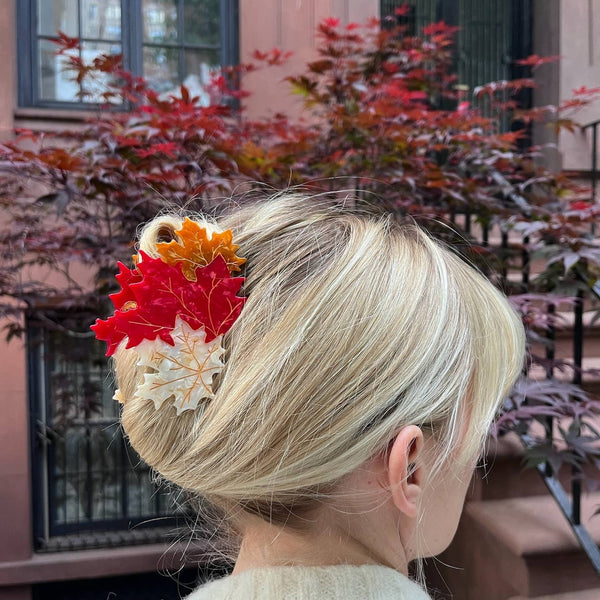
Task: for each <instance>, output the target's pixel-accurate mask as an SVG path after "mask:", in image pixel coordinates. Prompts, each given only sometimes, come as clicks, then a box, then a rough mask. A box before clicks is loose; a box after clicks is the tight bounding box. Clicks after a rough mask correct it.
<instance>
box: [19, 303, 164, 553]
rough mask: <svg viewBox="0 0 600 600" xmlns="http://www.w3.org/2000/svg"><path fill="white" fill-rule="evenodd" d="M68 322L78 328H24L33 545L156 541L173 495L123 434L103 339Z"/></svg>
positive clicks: (39, 325) (47, 547)
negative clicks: (159, 483)
mask: <svg viewBox="0 0 600 600" xmlns="http://www.w3.org/2000/svg"><path fill="white" fill-rule="evenodd" d="M51 318H52V321H54V322H61V321H62V322H64V323H66V322H67V321H65V318H64V315H52V317H51ZM88 320H89V318H88ZM68 325H69V328H70V329H71V328H76V329H78V330H80V331H81V332H82V333H81V334H76V335H73V334H70V335H69V334H66V333H64V332H62V331H60V330H59V331H56V330H53V329H49V328H48V327H47V326H46V325H45V324H42V323H36V322H31V323H29V327H28V342H29V344H28V345H29V396H30V402H31V423H32V435H31V444H32V449H31V450H32V452H31V455H32V472H33V504H34V511H33V514H34V538H35V546H36V548H37V549H38V550H61V549H65V550H72V549H75V548H85V547H98V546H106V545H111V544H121V545H122V544H124V543H141V542H147V541H157V540H158V539H161V538H160V536H161V535H162V536H163V537H162V540H163V541H164V534H165V528H167V531H168V530H169V529H171V528H172V527H173V514H174V510H175V509H174V505H173V502H172V501H173V498H172V497H171V494H170V493H169V491H168V490H167V489H165V488H161V487H159V486H157V484H155V483H154V482H153V480H152V477H151V474H150V470H149V468H148V466H147V465H145V464H144V463H143V462H142V461H141V460H140V458H139V456H138V455H137V454H136V453H135V452H134V451H133V450H132V449H131V448H130V447H129V445H128V444H127V443H126V441H125V440H124V437H123V435H122V432H121V428H120V425H119V404H118V403H117V402H115V401H114V400H113V399H112V395H113V386H112V382H111V376H110V374H109V369H108V363H107V360H106V358H105V357H104V356H103V354H104V350H103V344H102V343H100V342H98V341H97V340H95V339H94V338H91V337H87V336H86V333H85V332H86V330H88V328H87V327H86V323H85V322H84V320H81V323H80V322H78V320H77V318H76V317H75V318H74V317H73V316H70V317H69V322H68ZM88 331H89V330H88ZM148 525H152V526H153V527H151V528H148V527H147V526H148ZM157 527H158V528H157Z"/></svg>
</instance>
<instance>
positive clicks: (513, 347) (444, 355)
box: [115, 196, 525, 522]
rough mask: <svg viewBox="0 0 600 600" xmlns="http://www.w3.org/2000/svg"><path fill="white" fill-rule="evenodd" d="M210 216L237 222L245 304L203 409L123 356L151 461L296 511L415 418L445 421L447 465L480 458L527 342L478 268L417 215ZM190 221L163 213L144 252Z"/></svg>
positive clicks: (134, 436) (124, 379) (258, 508)
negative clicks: (181, 402)
mask: <svg viewBox="0 0 600 600" xmlns="http://www.w3.org/2000/svg"><path fill="white" fill-rule="evenodd" d="M199 220H201V221H202V224H207V225H208V226H209V227H211V228H215V227H216V228H218V229H221V230H224V229H229V228H231V229H232V230H233V232H234V240H235V242H236V243H237V244H239V246H240V249H239V251H238V254H240V255H241V256H244V257H246V258H247V262H246V264H245V265H244V270H245V272H244V273H243V275H244V276H245V277H246V282H245V286H244V293H245V295H246V296H247V302H246V304H245V307H244V309H243V311H242V313H241V316H240V317H239V319H238V320H237V322H236V323H235V324H234V326H233V328H232V329H231V330H230V332H229V333H228V334H227V335H226V336H225V339H224V346H225V348H226V366H225V368H224V370H223V372H222V373H221V375H220V376H219V378H218V380H217V381H216V382H215V386H214V387H215V388H216V393H215V397H214V399H212V400H210V401H207V402H206V403H205V404H204V405H203V406H202V407H199V408H198V409H197V410H195V411H186V412H184V413H182V414H181V415H179V416H178V415H176V411H175V409H174V408H173V406H171V405H169V403H165V404H163V405H162V406H161V408H160V409H158V410H157V409H155V407H154V404H153V402H152V401H151V400H142V399H139V398H137V397H134V392H135V388H136V386H137V385H138V384H139V383H140V381H141V379H142V377H143V373H142V372H140V370H139V368H137V367H136V366H135V362H136V357H135V352H133V351H131V350H124V349H120V350H119V352H118V353H117V355H116V361H115V362H116V372H117V378H118V384H119V388H120V391H121V396H122V399H123V401H124V407H123V412H122V423H123V427H124V429H125V431H126V433H127V435H128V436H129V439H130V441H131V444H132V445H133V446H134V447H135V448H136V450H137V451H138V452H139V454H140V455H141V457H142V458H143V459H144V460H145V461H146V462H147V463H148V464H149V465H151V466H152V467H153V468H154V469H156V470H157V471H158V472H160V473H161V474H162V475H163V476H164V477H165V478H166V479H168V480H170V481H172V482H174V483H176V484H177V485H179V486H181V487H182V488H184V489H186V490H190V491H193V492H195V493H197V494H199V495H201V496H203V497H206V498H208V499H209V500H211V501H213V502H214V503H215V504H216V505H217V506H222V507H231V506H241V507H243V508H244V509H245V510H249V511H251V512H253V513H257V514H259V515H261V516H263V517H264V518H266V519H268V520H271V521H275V522H277V521H281V522H284V521H288V519H289V518H290V515H291V514H296V513H297V512H298V511H301V510H302V509H303V508H310V507H311V506H313V505H314V503H315V500H316V499H317V498H318V497H319V494H321V493H323V491H324V490H327V489H330V488H331V486H334V484H335V482H336V481H338V480H340V478H342V477H344V476H345V475H347V474H349V473H350V472H352V471H353V470H354V469H356V468H357V467H358V466H359V465H361V464H362V463H364V462H365V461H366V460H368V459H369V458H370V457H372V456H374V455H375V453H377V452H378V451H381V450H382V449H384V448H385V447H386V446H387V445H388V444H389V442H390V440H391V439H393V437H394V434H395V432H397V431H398V430H399V429H400V428H401V427H403V426H405V425H408V424H416V425H419V426H423V427H429V428H431V430H432V432H433V436H434V439H435V441H436V447H437V448H438V450H439V452H438V454H437V457H436V467H437V468H442V466H443V465H444V464H446V463H447V461H448V460H449V459H450V457H452V459H453V460H457V459H458V460H461V461H465V460H474V459H475V457H477V456H478V455H479V454H480V452H481V450H482V448H483V444H484V441H485V438H486V435H487V432H488V429H489V426H490V424H491V422H492V420H493V418H494V416H495V413H496V411H497V409H498V406H499V404H500V403H501V401H502V400H503V398H504V397H505V396H506V394H507V393H508V391H509V389H510V387H511V386H512V385H513V383H514V381H515V379H516V377H517V376H518V374H519V372H520V370H521V368H522V362H523V353H524V345H525V344H524V334H523V327H522V324H521V321H520V319H519V318H518V316H517V315H516V314H515V312H514V311H513V310H512V309H511V307H510V306H509V304H508V302H507V300H506V298H504V296H503V295H502V294H501V293H500V292H498V291H497V290H496V289H495V288H494V287H493V286H492V284H491V283H490V282H489V281H488V280H487V279H485V278H484V277H483V276H482V275H481V274H480V273H478V272H477V271H475V270H474V269H473V268H472V267H470V266H469V265H467V264H466V263H464V262H463V261H462V260H461V259H460V258H458V257H457V256H456V255H455V254H453V252H452V251H450V250H449V249H447V248H445V247H444V246H443V245H442V244H440V243H438V242H436V241H435V240H433V239H432V238H431V237H430V236H429V235H428V234H427V233H425V232H424V231H423V230H421V229H420V228H419V227H417V226H416V225H415V224H413V223H398V222H397V221H396V220H395V219H394V218H393V217H391V216H375V215H372V214H360V213H358V212H355V211H351V210H348V209H345V208H342V207H340V206H336V205H332V204H328V203H325V202H323V201H320V200H316V199H310V198H301V197H294V196H287V197H282V198H278V199H273V200H270V201H267V202H264V203H262V204H259V205H253V206H249V207H245V208H244V209H241V210H238V211H236V212H234V213H233V214H232V215H230V216H228V217H226V218H224V219H221V220H219V222H218V225H217V224H215V223H213V222H208V221H205V220H202V219H200V218H199ZM181 223H182V219H181V218H180V217H179V216H161V217H158V218H157V219H156V220H154V221H153V222H152V223H150V224H149V225H148V226H147V227H146V228H145V229H144V230H143V231H142V234H141V239H140V248H141V249H142V250H144V251H145V252H147V253H148V254H149V255H152V256H156V255H157V252H156V243H157V241H160V240H162V239H165V238H167V239H169V238H172V237H174V235H175V234H174V231H175V230H176V229H178V228H179V226H180V225H181Z"/></svg>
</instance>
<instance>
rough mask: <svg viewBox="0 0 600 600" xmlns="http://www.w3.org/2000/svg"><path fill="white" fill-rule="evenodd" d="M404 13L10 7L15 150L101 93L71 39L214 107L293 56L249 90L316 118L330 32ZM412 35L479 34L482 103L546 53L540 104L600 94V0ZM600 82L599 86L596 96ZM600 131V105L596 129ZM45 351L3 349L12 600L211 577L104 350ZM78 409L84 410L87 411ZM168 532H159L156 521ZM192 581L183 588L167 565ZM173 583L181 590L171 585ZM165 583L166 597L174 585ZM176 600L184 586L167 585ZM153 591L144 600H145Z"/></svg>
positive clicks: (74, 344)
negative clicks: (174, 543)
mask: <svg viewBox="0 0 600 600" xmlns="http://www.w3.org/2000/svg"><path fill="white" fill-rule="evenodd" d="M401 4H403V2H390V1H381V2H380V1H378V0H364V1H354V0H289V1H288V0H130V1H129V0H128V1H126V0H5V1H3V2H2V3H0V39H1V40H2V42H1V48H2V58H3V60H1V61H0V81H1V82H2V85H1V86H0V138H3V139H7V138H10V136H11V132H12V131H13V129H14V128H15V127H19V128H29V129H34V130H44V131H50V132H51V131H54V130H58V129H60V128H64V127H65V126H66V125H71V126H76V124H77V123H78V122H80V121H81V120H82V119H84V118H85V117H86V116H87V115H88V114H89V107H90V105H93V104H94V102H95V100H97V94H98V90H97V89H93V88H92V89H83V88H81V86H79V85H78V84H76V83H74V82H73V81H71V80H70V79H69V78H68V77H67V76H66V75H65V73H64V71H63V70H62V66H61V64H60V63H59V62H58V59H57V58H56V56H55V55H54V53H53V48H54V44H53V42H52V40H53V39H56V38H57V36H58V35H59V32H64V33H65V34H66V35H69V36H72V37H79V38H80V39H81V40H82V49H81V58H82V59H84V60H90V59H93V57H94V56H95V55H97V54H98V53H104V52H108V53H123V55H124V57H125V61H126V64H127V66H128V68H130V69H131V70H132V71H133V72H135V73H138V74H140V75H144V76H145V77H146V78H147V79H148V80H149V81H150V82H151V84H152V85H153V86H154V87H155V89H156V90H157V91H158V92H159V93H165V94H166V93H170V92H171V91H173V90H175V89H176V88H177V86H178V85H179V83H181V82H184V83H185V84H186V85H187V86H189V87H190V88H191V89H192V91H194V93H197V94H198V95H200V96H202V93H203V85H204V83H205V82H206V80H207V77H208V74H209V73H210V71H211V70H212V69H214V68H218V67H219V65H222V64H233V63H235V62H237V61H239V60H242V61H243V60H245V59H247V58H248V57H249V56H250V55H251V53H252V51H253V50H255V49H260V50H263V51H264V50H269V49H271V48H273V47H279V48H281V49H282V50H284V51H287V50H290V51H292V52H293V55H292V57H291V58H290V60H289V61H288V63H287V64H286V65H285V67H276V68H273V69H269V70H263V71H257V72H254V73H252V74H250V75H248V76H247V78H246V80H245V82H244V85H245V87H246V88H247V89H248V90H249V91H250V92H251V94H252V95H251V96H250V97H249V98H248V100H246V101H245V103H246V105H247V110H248V113H249V114H250V115H252V116H264V115H266V114H273V113H276V112H281V111H285V112H289V113H291V114H292V115H299V114H300V111H301V107H300V105H299V103H298V102H299V101H298V100H296V99H294V98H293V97H291V95H290V94H289V92H288V90H287V87H286V85H285V84H284V83H282V79H283V78H284V77H285V76H286V75H288V74H289V73H290V72H296V71H298V70H300V69H301V68H302V65H304V64H305V63H306V62H307V61H309V60H310V59H312V58H313V57H314V54H315V45H316V40H315V28H316V25H317V24H318V22H319V21H320V20H321V19H323V18H326V17H330V16H334V17H337V18H339V19H340V21H341V22H342V23H350V22H362V21H365V20H366V19H367V18H369V17H372V16H380V15H383V16H385V15H392V14H393V13H394V8H396V7H397V6H399V5H401ZM409 4H410V5H411V7H412V8H411V12H410V14H409V18H410V20H409V21H408V22H407V24H408V25H409V26H410V27H413V28H415V30H418V28H419V27H420V26H421V25H423V24H425V23H427V22H430V21H435V20H440V19H443V20H446V21H448V22H452V23H456V24H458V25H459V26H460V27H461V31H460V33H459V38H458V53H457V72H458V74H459V83H460V84H461V85H463V86H464V87H465V90H466V93H467V95H468V93H469V90H472V88H473V87H474V86H476V85H478V84H481V83H485V82H486V81H489V80H493V79H501V78H506V77H510V76H512V75H514V74H515V73H514V72H513V71H512V69H513V67H514V60H515V59H517V58H520V57H523V56H525V55H527V54H529V53H537V54H540V55H544V54H546V55H560V56H561V57H562V60H561V62H560V63H557V64H556V65H551V66H546V67H544V68H543V69H540V70H539V72H537V74H536V77H537V78H538V81H539V84H540V87H539V89H538V90H536V92H535V93H534V95H533V98H531V101H533V102H534V103H536V104H545V103H558V102H559V101H560V100H562V99H565V98H568V97H569V96H570V94H571V92H572V90H573V89H575V88H578V87H581V86H582V85H586V86H588V87H592V86H593V85H594V84H595V85H600V44H598V42H597V41H596V40H598V39H600V35H598V34H600V0H511V1H510V2H506V1H505V0H477V1H472V0H412V1H411V2H409ZM594 82H596V83H594ZM597 118H600V107H594V108H590V109H586V111H585V112H584V113H582V114H581V115H579V119H580V121H581V122H582V123H587V122H591V121H594V120H595V119H597ZM534 136H535V138H536V139H537V140H538V141H540V142H551V143H553V144H554V150H553V151H552V152H551V153H550V154H549V157H550V159H551V160H552V161H554V164H555V165H556V166H557V168H564V169H572V170H577V171H587V170H589V168H590V157H591V138H590V132H589V130H587V131H585V132H581V133H577V134H575V135H574V136H571V137H561V139H558V140H555V139H553V138H552V134H551V133H549V130H547V129H545V128H543V127H540V128H538V129H536V131H535V132H534ZM28 338H29V339H28V341H29V343H28V344H25V343H24V342H23V340H19V339H13V340H11V341H10V342H5V341H4V339H3V340H2V341H1V342H0V382H1V384H2V385H1V387H0V402H1V405H2V408H3V418H2V419H1V420H0V540H1V541H2V543H1V544H0V600H17V599H19V600H30V599H33V598H37V599H39V600H45V599H46V598H75V597H77V598H88V597H89V598H106V597H109V593H110V592H113V593H117V592H120V591H122V596H119V593H117V595H116V598H119V597H127V598H134V597H163V598H169V597H177V596H176V595H174V594H178V593H181V595H185V593H186V590H185V584H189V585H193V584H194V583H195V581H196V580H197V579H198V577H201V574H200V575H199V574H198V571H197V569H195V568H194V567H193V563H194V558H193V554H189V555H187V558H186V557H182V554H181V553H180V552H179V550H178V549H177V548H175V549H174V550H173V549H171V550H169V544H168V543H167V542H166V541H165V540H166V538H165V531H166V530H170V529H172V528H173V524H174V521H173V518H174V513H176V512H177V510H176V509H174V508H173V504H172V503H171V500H172V494H171V492H170V491H169V490H166V489H163V488H160V487H157V486H155V485H154V484H153V482H152V481H151V479H150V475H149V473H148V470H147V469H146V468H144V466H143V465H141V464H140V463H139V461H138V460H137V459H136V457H135V455H133V454H130V453H129V450H128V448H127V446H126V444H125V443H124V441H123V439H122V436H121V434H120V430H119V428H118V425H117V424H116V423H117V405H116V403H114V402H113V401H112V399H111V393H110V385H109V384H107V382H109V380H108V379H107V377H108V374H107V370H106V366H105V364H104V361H103V359H102V357H101V356H96V355H95V354H94V352H95V351H94V350H91V349H90V346H89V345H87V344H88V342H78V341H77V340H66V343H65V339H61V338H60V336H57V337H53V336H52V335H49V334H48V333H47V332H44V329H43V327H42V326H41V325H40V324H39V323H38V324H36V323H32V324H30V327H29V329H28ZM74 399H75V400H74ZM156 523H158V526H149V525H155V524H156ZM186 565H187V566H189V567H192V568H191V569H190V570H189V571H187V572H186V574H185V575H182V576H181V578H180V580H179V582H177V581H175V580H174V579H169V578H164V577H161V576H159V575H156V571H157V569H161V568H162V569H166V570H168V569H173V570H177V569H179V568H180V567H182V566H186ZM165 581H166V583H165ZM163 585H164V590H163V588H161V586H163ZM167 588H168V589H167ZM135 594H137V595H135Z"/></svg>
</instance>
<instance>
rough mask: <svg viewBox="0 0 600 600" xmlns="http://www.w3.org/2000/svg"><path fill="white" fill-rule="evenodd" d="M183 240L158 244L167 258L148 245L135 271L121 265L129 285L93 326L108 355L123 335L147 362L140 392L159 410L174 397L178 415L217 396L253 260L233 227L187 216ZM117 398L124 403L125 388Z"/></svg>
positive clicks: (180, 235) (140, 361)
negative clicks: (210, 226)
mask: <svg viewBox="0 0 600 600" xmlns="http://www.w3.org/2000/svg"><path fill="white" fill-rule="evenodd" d="M175 233H176V235H177V237H178V238H179V240H173V241H171V242H161V243H158V244H157V245H156V249H157V252H158V254H159V255H160V258H151V257H150V256H148V255H147V254H146V253H144V252H143V251H140V253H139V255H138V256H137V257H136V265H135V267H134V268H133V269H129V268H128V267H126V266H125V265H124V264H122V263H118V266H119V273H118V274H117V276H116V279H117V281H118V282H119V284H120V285H121V290H120V291H119V292H117V293H115V294H111V295H110V296H109V297H110V299H111V300H112V303H113V305H114V307H115V313H114V315H113V316H111V317H109V318H108V319H106V320H101V319H97V320H96V323H95V324H94V325H92V330H93V331H94V333H95V334H96V338H97V339H99V340H103V341H105V342H106V343H107V345H108V349H107V352H106V356H111V355H112V354H114V352H115V351H116V349H117V348H118V347H119V345H120V344H121V342H123V340H125V339H127V344H126V346H125V348H135V352H136V353H137V355H138V362H137V365H138V366H139V367H145V368H146V373H145V374H144V381H143V383H141V384H140V385H138V387H137V389H136V392H135V396H136V397H138V398H141V399H150V400H152V401H153V402H154V406H155V407H156V408H157V409H158V408H160V406H161V405H162V404H163V403H165V402H167V401H168V402H172V403H173V405H174V406H175V407H176V409H177V414H180V413H181V412H183V411H184V410H194V409H195V408H196V407H197V406H198V405H199V404H200V402H201V401H202V400H205V399H210V398H213V397H214V393H213V389H212V379H213V376H214V375H215V374H217V373H218V372H219V371H220V370H221V369H222V368H223V362H222V355H223V352H224V350H223V347H222V345H221V341H222V339H223V335H225V333H227V331H229V329H230V328H231V326H232V325H233V323H234V322H235V320H236V319H237V318H238V316H239V314H240V312H241V310H242V307H243V305H244V302H245V300H246V299H245V298H242V297H239V296H238V295H237V294H238V292H239V290H240V288H241V286H242V284H243V282H244V278H243V277H234V276H233V274H234V273H236V272H239V271H240V266H241V265H242V264H243V263H244V262H245V260H246V259H244V258H240V257H239V256H236V254H235V251H236V250H237V249H238V246H236V245H235V244H234V243H233V235H232V233H231V231H230V230H228V231H224V232H222V233H219V232H214V231H213V232H211V231H209V230H207V229H206V228H205V227H202V226H201V225H199V224H198V223H196V222H195V221H192V220H190V219H188V218H186V219H185V220H184V222H183V224H182V226H181V229H179V230H178V231H176V232H175ZM115 399H116V400H119V401H122V398H121V394H120V392H119V390H117V391H116V393H115Z"/></svg>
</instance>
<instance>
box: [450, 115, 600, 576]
mask: <svg viewBox="0 0 600 600" xmlns="http://www.w3.org/2000/svg"><path fill="white" fill-rule="evenodd" d="M597 124H600V121H598V122H597ZM497 178H498V181H497V183H499V184H501V183H502V181H501V180H502V175H500V174H498V175H497ZM500 187H501V188H503V189H506V190H508V189H511V186H510V185H506V186H505V185H500ZM506 199H507V200H510V201H512V202H514V203H516V204H517V205H519V206H520V205H521V204H522V205H523V206H524V205H525V204H526V201H525V199H523V198H522V197H520V196H519V194H518V193H516V192H514V191H511V192H510V194H509V195H508V196H507V197H506ZM473 217H474V216H473V215H472V214H471V213H470V212H468V211H466V212H464V213H462V214H461V215H456V214H454V215H452V216H451V220H452V221H453V222H454V223H456V224H457V225H458V226H460V227H461V228H462V229H463V231H464V232H465V233H467V234H469V235H470V236H472V239H474V240H477V242H478V243H480V244H481V245H482V246H484V247H489V246H490V236H492V234H493V233H496V234H497V235H498V237H497V240H498V242H499V243H498V253H499V256H500V258H501V264H502V267H501V272H500V277H501V281H500V282H499V283H500V285H501V286H502V287H503V288H504V289H505V290H507V291H508V290H509V289H510V288H511V287H512V288H513V289H514V288H515V286H516V287H517V288H519V289H520V290H521V292H522V293H527V292H528V291H529V290H530V268H531V267H530V263H531V261H530V253H529V250H528V245H529V239H528V238H527V237H522V238H515V236H514V234H511V235H510V236H509V234H508V232H506V231H500V232H492V231H491V230H490V228H489V227H480V228H479V229H477V228H476V227H475V226H474V222H473ZM511 258H512V269H509V267H508V265H509V263H510V262H511V261H510V259H511ZM509 270H511V271H513V272H514V273H515V275H516V277H512V278H511V277H510V276H509ZM578 277H579V279H580V280H581V281H582V282H586V283H587V278H586V277H585V276H584V275H583V274H579V273H578ZM586 287H587V286H586ZM588 295H589V297H590V298H593V299H595V300H600V282H599V283H596V284H595V286H593V287H592V288H589V292H588ZM586 299H587V296H586V294H585V292H584V291H583V290H581V289H580V290H579V291H577V293H576V296H575V299H574V301H573V303H572V305H571V306H572V313H573V314H572V323H573V328H572V370H573V376H572V378H571V383H573V384H575V385H577V386H580V385H582V383H583V375H584V373H585V370H584V367H583V346H584V335H585V327H584V302H585V300H586ZM547 312H548V315H549V316H550V317H554V315H555V312H556V306H555V305H553V304H550V305H548V307H547ZM549 323H550V325H549V328H548V331H547V336H546V341H547V345H546V359H547V363H546V364H547V366H546V372H545V377H546V378H547V379H552V378H554V376H555V372H554V367H553V364H554V361H555V359H556V356H555V343H556V339H555V338H556V328H555V325H554V319H553V318H550V319H549ZM572 401H573V402H577V401H578V400H577V399H576V398H573V399H572ZM555 425H556V423H555V420H554V419H553V418H551V417H548V419H547V420H546V423H545V438H546V441H547V443H548V445H549V446H552V445H553V444H554V435H555V432H554V430H555ZM521 441H522V443H523V445H524V446H525V447H526V448H528V447H530V446H531V445H532V441H531V439H530V438H529V437H528V436H526V435H524V436H521ZM537 468H538V471H539V473H540V475H541V477H542V478H543V480H544V483H545V484H546V486H547V488H548V490H549V491H550V493H551V494H552V496H553V497H554V499H555V501H556V503H557V504H558V506H559V507H560V510H561V511H562V513H563V514H564V516H565V518H566V519H567V521H568V523H569V525H570V527H571V528H572V530H573V533H574V534H575V537H576V538H577V540H578V541H579V543H580V544H581V547H582V549H583V551H584V552H585V554H586V555H587V557H588V558H589V560H590V562H591V563H592V565H593V567H594V569H595V570H596V572H597V573H598V574H599V575H600V548H599V547H598V545H597V544H596V543H595V541H594V540H593V538H592V536H591V535H590V533H589V531H588V530H587V528H586V527H585V525H584V524H583V523H582V521H581V494H582V481H583V472H582V468H581V466H580V465H579V464H573V465H572V466H571V473H570V490H569V493H567V490H566V489H565V487H564V486H563V483H562V482H561V480H560V478H559V473H557V472H555V470H554V468H553V466H552V465H551V463H550V461H546V462H544V463H543V464H541V465H539V466H538V467H537Z"/></svg>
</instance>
